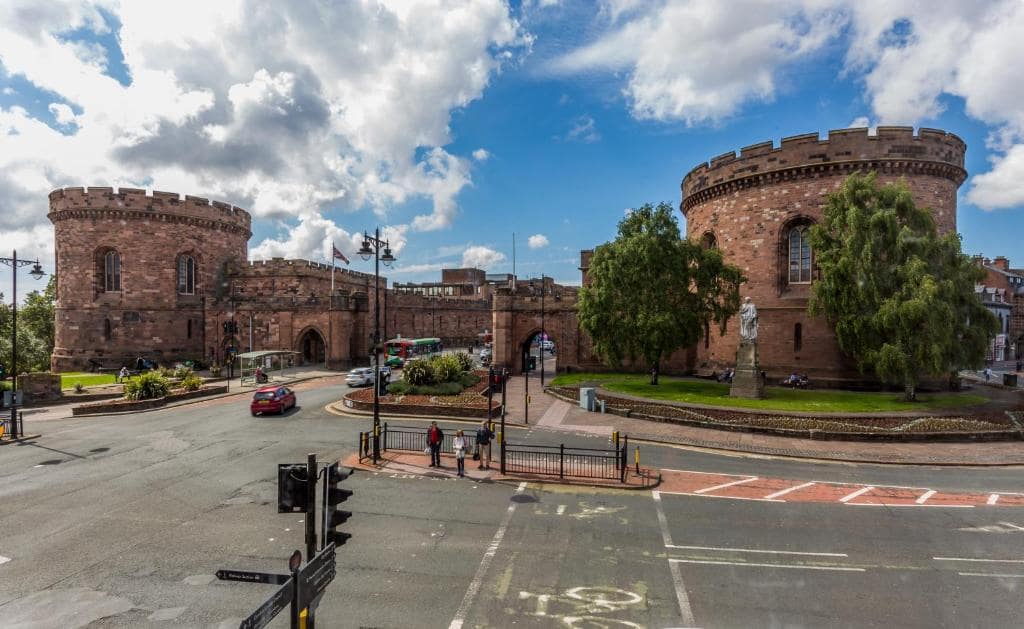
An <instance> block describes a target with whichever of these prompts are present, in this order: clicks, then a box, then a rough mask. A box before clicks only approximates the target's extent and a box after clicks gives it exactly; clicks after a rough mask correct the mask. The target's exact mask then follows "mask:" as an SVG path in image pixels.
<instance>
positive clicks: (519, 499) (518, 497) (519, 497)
mask: <svg viewBox="0 0 1024 629" xmlns="http://www.w3.org/2000/svg"><path fill="white" fill-rule="evenodd" d="M509 500H511V501H512V502H537V499H536V498H534V497H533V496H530V495H527V494H516V495H514V496H512V497H511V498H509Z"/></svg>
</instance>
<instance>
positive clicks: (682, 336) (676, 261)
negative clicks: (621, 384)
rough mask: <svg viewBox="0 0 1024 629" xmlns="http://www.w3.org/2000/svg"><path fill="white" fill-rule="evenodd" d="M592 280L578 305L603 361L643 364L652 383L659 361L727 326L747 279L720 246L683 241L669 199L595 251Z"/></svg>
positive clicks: (631, 217) (646, 209) (634, 215)
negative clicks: (712, 329) (713, 326)
mask: <svg viewBox="0 0 1024 629" xmlns="http://www.w3.org/2000/svg"><path fill="white" fill-rule="evenodd" d="M588 278H589V281H588V284H587V285H585V286H584V287H583V288H582V289H581V290H580V296H579V302H578V305H577V312H578V315H579V321H580V327H581V328H583V330H584V331H585V332H586V333H587V334H588V335H590V338H591V339H592V340H593V342H594V349H595V351H596V352H597V354H598V355H599V356H600V357H601V359H602V360H603V361H605V362H606V363H608V364H611V365H613V366H618V365H620V364H621V363H622V361H623V360H625V359H629V360H632V361H636V360H642V361H644V362H645V363H646V364H647V365H648V366H649V367H650V368H651V383H652V384H657V382H658V372H659V370H660V363H661V361H662V360H663V359H665V358H667V357H668V356H669V355H670V354H672V352H674V351H675V350H677V349H679V348H681V347H687V346H689V345H693V344H695V343H696V342H697V341H698V340H699V339H700V338H701V337H702V336H703V334H704V333H705V331H706V329H710V324H711V323H712V322H713V323H715V324H717V325H718V326H719V328H720V329H721V330H722V332H724V331H725V325H726V322H727V321H728V319H729V317H731V316H732V315H733V314H735V313H736V311H737V310H738V309H739V303H740V297H739V286H740V284H741V283H742V282H744V281H745V278H744V277H743V274H742V273H741V272H740V270H739V269H738V268H736V267H735V266H732V265H729V264H726V263H725V262H724V261H723V259H722V254H721V252H720V251H719V250H717V249H705V248H704V247H702V246H701V245H700V244H698V243H695V242H691V241H688V240H683V239H681V238H680V233H679V224H678V222H677V221H676V218H675V214H674V211H673V208H672V206H670V205H668V204H667V203H660V204H659V205H658V206H657V207H654V206H652V205H651V204H646V205H644V206H642V207H640V208H637V209H635V210H632V211H630V212H629V214H628V215H627V216H626V217H625V218H623V219H622V220H621V221H620V222H619V232H618V236H617V237H616V239H615V240H614V241H612V242H609V243H605V244H603V245H601V246H599V247H597V249H595V250H594V255H593V257H592V258H591V261H590V268H589V272H588Z"/></svg>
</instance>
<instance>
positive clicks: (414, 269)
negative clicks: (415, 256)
mask: <svg viewBox="0 0 1024 629" xmlns="http://www.w3.org/2000/svg"><path fill="white" fill-rule="evenodd" d="M442 268H444V265H443V264H438V263H429V264H410V265H408V266H396V267H395V268H393V269H388V275H409V274H411V273H430V272H433V273H436V272H437V271H440V270H441V269H442Z"/></svg>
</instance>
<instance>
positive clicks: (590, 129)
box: [565, 114, 601, 144]
mask: <svg viewBox="0 0 1024 629" xmlns="http://www.w3.org/2000/svg"><path fill="white" fill-rule="evenodd" d="M565 139H566V140H567V141H569V142H585V143H587V144H589V143H591V142H597V141H598V140H600V139H601V134H600V133H598V131H597V123H595V122H594V119H593V118H591V117H590V115H589V114H583V115H582V116H579V117H577V118H576V119H574V120H573V121H572V127H570V129H569V132H568V133H566V134H565Z"/></svg>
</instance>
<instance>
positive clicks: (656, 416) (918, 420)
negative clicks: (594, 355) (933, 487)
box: [547, 386, 1024, 440]
mask: <svg viewBox="0 0 1024 629" xmlns="http://www.w3.org/2000/svg"><path fill="white" fill-rule="evenodd" d="M547 390H548V391H549V392H550V393H552V394H553V395H555V396H556V397H559V398H561V399H564V400H566V401H568V402H576V401H577V400H579V387H573V386H562V387H548V389H547ZM597 399H598V400H600V401H603V402H604V403H605V410H606V412H609V413H613V414H616V415H623V416H625V417H635V418H638V419H647V420H653V421H659V422H670V423H679V424H685V425H691V426H699V427H704V428H719V429H725V430H741V431H752V432H753V431H760V432H772V433H779V434H785V435H787V436H800V437H812V438H826V439H827V438H835V439H845V438H851V437H852V438H865V439H871V438H881V439H887V438H894V439H909V440H913V439H914V438H920V439H932V438H941V437H942V436H948V435H952V436H954V437H957V438H960V439H964V438H972V439H973V438H981V439H1019V438H1024V431H1022V429H1021V425H1020V424H1019V423H1018V422H1019V418H1018V419H1017V421H1015V420H1014V418H1013V417H1011V416H1010V414H1008V413H1005V412H988V413H978V414H974V415H962V414H961V415H946V416H944V415H924V416H897V415H888V416H875V417H865V416H828V415H821V416H814V417H808V416H794V415H787V414H785V413H778V412H770V413H764V412H761V413H752V412H750V411H746V410H743V411H733V410H723V409H705V408H687V407H684V406H677V405H671V404H659V403H657V402H649V401H644V400H631V399H626V398H619V397H615V396H612V395H608V394H606V393H604V392H599V393H598V396H597Z"/></svg>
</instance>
